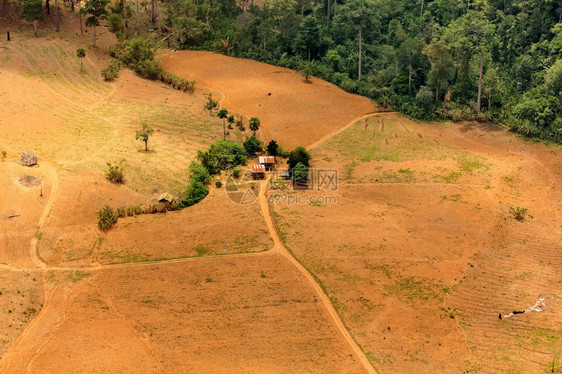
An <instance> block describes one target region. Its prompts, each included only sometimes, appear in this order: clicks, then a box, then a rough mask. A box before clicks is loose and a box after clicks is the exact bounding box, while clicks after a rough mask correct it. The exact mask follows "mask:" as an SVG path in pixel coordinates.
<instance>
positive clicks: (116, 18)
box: [107, 13, 125, 32]
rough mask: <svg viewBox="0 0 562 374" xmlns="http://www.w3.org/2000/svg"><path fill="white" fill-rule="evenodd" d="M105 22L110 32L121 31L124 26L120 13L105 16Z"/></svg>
mask: <svg viewBox="0 0 562 374" xmlns="http://www.w3.org/2000/svg"><path fill="white" fill-rule="evenodd" d="M107 23H108V25H109V31H111V32H118V31H122V30H123V27H124V26H125V22H124V21H123V17H122V16H121V15H120V14H116V13H114V14H111V15H110V16H109V17H108V18H107Z"/></svg>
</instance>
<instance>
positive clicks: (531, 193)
mask: <svg viewBox="0 0 562 374" xmlns="http://www.w3.org/2000/svg"><path fill="white" fill-rule="evenodd" d="M314 156H315V166H317V167H320V168H336V169H339V171H340V179H339V181H340V184H339V187H338V190H337V191H329V190H323V191H320V192H310V193H308V195H314V196H321V197H322V196H327V197H330V196H334V197H335V198H337V199H338V200H337V204H330V202H329V201H328V202H327V203H324V204H318V203H315V202H313V203H310V204H295V205H287V204H278V205H274V210H275V212H276V213H275V215H276V219H277V223H278V227H279V230H280V231H281V235H282V237H283V238H284V242H285V243H286V244H287V246H288V247H289V248H291V249H292V251H293V253H294V254H295V256H296V257H297V258H298V259H299V260H300V261H301V262H302V263H303V264H304V265H305V266H307V267H308V268H309V269H310V270H311V271H312V272H313V273H315V274H316V275H317V276H318V278H319V279H320V281H322V282H323V283H324V285H325V286H326V288H327V290H328V292H329V293H330V295H331V297H332V300H333V302H334V304H335V305H336V307H337V308H338V311H339V313H340V314H341V316H342V318H343V320H344V321H345V323H346V325H347V327H348V328H349V329H350V331H351V333H352V335H353V336H354V337H355V338H356V339H357V342H358V343H359V344H360V345H361V346H362V347H363V349H364V350H365V351H366V352H367V354H368V356H369V358H371V359H372V361H373V362H374V363H375V364H376V366H377V367H378V368H379V370H380V371H381V372H388V373H395V372H408V373H414V372H416V373H417V372H450V373H458V372H481V373H507V372H513V373H515V372H517V373H519V372H525V373H536V372H542V371H544V370H547V369H548V367H549V365H551V364H552V361H553V358H554V357H558V355H559V349H560V344H561V338H562V330H560V328H559V326H560V322H561V318H562V313H561V312H560V307H561V304H560V298H559V295H560V293H561V292H562V285H561V278H560V274H561V270H562V269H561V266H562V257H561V256H562V252H561V251H562V215H561V212H562V192H561V191H560V189H559V186H558V183H559V181H560V180H562V154H561V150H560V147H559V146H552V147H547V146H544V145H540V144H531V143H529V142H526V141H523V140H519V139H517V138H514V137H513V136H512V135H510V134H507V133H505V132H504V131H503V130H501V129H490V128H486V127H482V126H471V125H468V124H467V125H457V124H431V125H429V124H418V123H414V122H412V121H409V120H406V119H404V118H401V117H397V116H385V117H379V118H376V117H372V118H369V119H367V120H362V121H360V122H358V123H356V124H355V125H353V126H352V127H350V128H349V129H348V130H346V131H344V132H342V133H341V134H339V135H337V136H335V137H334V138H333V139H331V140H329V141H328V142H326V143H324V144H322V145H320V146H319V147H318V148H317V149H316V150H315V152H314ZM271 193H272V194H273V191H272V192H271ZM305 195H306V194H305ZM512 206H513V207H517V206H521V207H526V208H528V209H529V214H530V215H532V217H526V218H525V220H524V221H523V222H519V221H517V220H515V219H514V218H513V216H512V214H511V212H510V208H511V207H512ZM540 298H544V303H545V306H544V307H542V309H543V312H528V313H525V314H519V315H514V316H511V317H508V318H504V319H503V320H499V319H498V314H499V313H502V314H503V315H505V314H507V313H510V312H512V311H514V310H516V311H519V310H525V309H528V308H530V307H532V306H533V305H534V304H535V303H536V302H537V301H538V300H539V299H540Z"/></svg>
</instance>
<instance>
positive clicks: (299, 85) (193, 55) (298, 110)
mask: <svg viewBox="0 0 562 374" xmlns="http://www.w3.org/2000/svg"><path fill="white" fill-rule="evenodd" d="M162 55H163V57H162V61H163V64H164V68H165V69H166V70H168V71H170V72H172V73H175V74H178V75H183V76H186V77H187V78H188V79H191V80H195V81H196V82H197V87H198V88H199V90H200V92H211V93H216V95H215V97H216V98H219V99H220V104H221V106H222V107H225V108H227V109H228V110H229V111H232V112H234V113H238V114H242V115H243V116H244V117H246V119H247V118H251V117H258V118H259V119H260V120H261V126H262V133H263V138H264V140H266V141H269V140H271V139H274V140H276V141H277V142H278V143H279V144H280V145H281V146H282V147H284V148H286V149H292V148H294V147H295V146H298V145H303V146H304V145H308V144H310V143H312V142H314V141H315V140H318V139H320V138H322V137H324V136H326V135H328V134H331V133H332V132H334V131H335V130H337V129H338V128H340V127H342V126H343V125H345V124H347V123H348V122H349V121H351V120H353V119H354V118H357V117H359V116H361V115H363V114H366V113H371V112H373V111H374V110H375V105H374V104H373V103H372V102H370V100H368V99H367V98H364V97H361V96H357V95H351V94H348V93H345V92H343V91H342V90H341V89H339V88H337V87H336V86H334V85H333V84H330V83H327V82H325V81H322V80H319V79H316V78H312V79H311V83H309V84H307V83H306V82H305V80H304V78H303V77H302V76H301V75H300V74H299V73H297V72H294V71H292V70H289V69H284V68H280V67H277V66H272V65H267V64H262V63H260V62H256V61H252V60H246V59H237V58H232V57H227V56H224V55H219V54H215V53H211V52H199V51H177V52H173V53H162Z"/></svg>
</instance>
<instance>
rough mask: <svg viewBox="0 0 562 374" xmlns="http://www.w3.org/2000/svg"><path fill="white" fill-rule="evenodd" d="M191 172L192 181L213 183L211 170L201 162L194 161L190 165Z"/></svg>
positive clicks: (205, 183)
mask: <svg viewBox="0 0 562 374" xmlns="http://www.w3.org/2000/svg"><path fill="white" fill-rule="evenodd" d="M189 172H190V173H191V177H190V180H191V182H192V183H193V182H201V183H203V184H204V185H207V184H209V183H211V175H210V174H209V171H208V170H207V169H206V168H205V167H204V166H203V165H201V164H200V163H198V162H195V161H193V162H192V163H191V165H189Z"/></svg>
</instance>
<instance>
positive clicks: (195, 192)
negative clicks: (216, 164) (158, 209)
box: [179, 181, 209, 208]
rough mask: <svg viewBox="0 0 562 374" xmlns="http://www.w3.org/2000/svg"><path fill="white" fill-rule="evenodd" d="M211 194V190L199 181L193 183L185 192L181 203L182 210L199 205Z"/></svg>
mask: <svg viewBox="0 0 562 374" xmlns="http://www.w3.org/2000/svg"><path fill="white" fill-rule="evenodd" d="M208 194H209V189H208V188H207V186H205V185H204V184H203V183H201V182H199V181H192V182H191V184H190V185H189V187H187V189H186V191H185V194H184V195H185V197H184V198H183V199H182V200H181V201H180V204H179V205H180V208H187V207H190V206H192V205H195V204H197V203H198V202H200V201H201V200H203V199H204V198H205V197H206V196H207V195H208Z"/></svg>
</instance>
